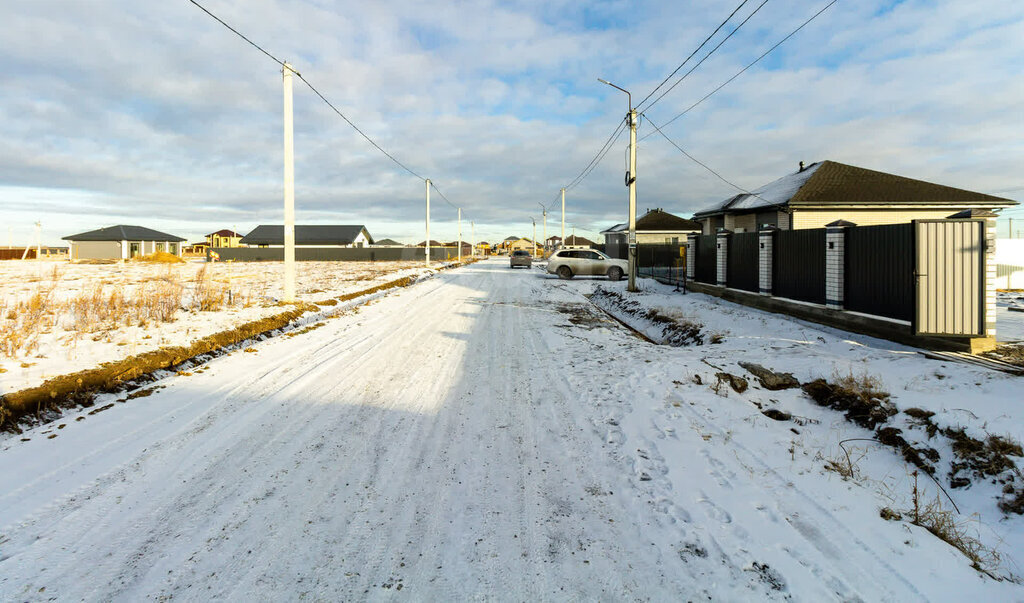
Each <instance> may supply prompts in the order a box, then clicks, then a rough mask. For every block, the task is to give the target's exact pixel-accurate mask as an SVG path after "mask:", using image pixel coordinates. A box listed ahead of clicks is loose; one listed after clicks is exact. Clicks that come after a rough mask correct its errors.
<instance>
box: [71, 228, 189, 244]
mask: <svg viewBox="0 0 1024 603" xmlns="http://www.w3.org/2000/svg"><path fill="white" fill-rule="evenodd" d="M61 239H62V240H64V241H171V242H179V241H185V240H186V239H184V238H182V237H178V236H174V235H172V234H167V233H166V232H160V231H159V230H153V229H152V228H146V227H144V226H131V225H126V224H119V225H117V226H107V227H106V228H100V229H98V230H90V231H88V232H82V233H79V234H76V235H70V236H67V237H61Z"/></svg>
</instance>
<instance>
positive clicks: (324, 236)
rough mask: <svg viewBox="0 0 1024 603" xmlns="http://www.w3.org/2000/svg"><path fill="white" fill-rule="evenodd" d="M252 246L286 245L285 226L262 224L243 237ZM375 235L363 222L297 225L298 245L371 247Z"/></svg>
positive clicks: (296, 237)
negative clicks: (371, 233)
mask: <svg viewBox="0 0 1024 603" xmlns="http://www.w3.org/2000/svg"><path fill="white" fill-rule="evenodd" d="M241 243H242V245H249V246H250V247H284V226H281V225H278V224H260V225H259V226H257V227H256V228H255V229H253V231H252V232H250V233H249V234H247V235H245V236H244V237H242V240H241ZM370 245H373V237H371V236H370V233H369V231H367V230H366V227H365V226H363V225H362V224H356V225H299V224H297V225H296V226H295V246H296V247H369V246H370Z"/></svg>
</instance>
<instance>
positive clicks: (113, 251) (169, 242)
mask: <svg viewBox="0 0 1024 603" xmlns="http://www.w3.org/2000/svg"><path fill="white" fill-rule="evenodd" d="M62 239H63V240H65V241H68V242H69V243H70V246H71V252H70V259H72V260H129V259H131V258H134V257H138V256H142V255H150V254H152V253H156V252H157V251H164V252H166V253H170V254H172V255H176V256H179V257H180V256H181V251H182V249H181V243H183V242H184V241H185V239H184V238H182V237H178V236H175V235H171V234H167V233H165V232H160V231H158V230H153V229H151V228H145V227H143V226H129V225H123V224H122V225H118V226H108V227H106V228H100V229H99V230H90V231H89V232H83V233H79V234H76V235H70V236H67V237H62Z"/></svg>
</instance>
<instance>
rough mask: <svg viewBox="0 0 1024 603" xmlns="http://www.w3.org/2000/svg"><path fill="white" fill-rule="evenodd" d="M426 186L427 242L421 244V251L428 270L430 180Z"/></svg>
mask: <svg viewBox="0 0 1024 603" xmlns="http://www.w3.org/2000/svg"><path fill="white" fill-rule="evenodd" d="M426 184H427V240H426V241H424V242H423V251H424V254H425V256H426V260H427V268H430V178H427V180H426Z"/></svg>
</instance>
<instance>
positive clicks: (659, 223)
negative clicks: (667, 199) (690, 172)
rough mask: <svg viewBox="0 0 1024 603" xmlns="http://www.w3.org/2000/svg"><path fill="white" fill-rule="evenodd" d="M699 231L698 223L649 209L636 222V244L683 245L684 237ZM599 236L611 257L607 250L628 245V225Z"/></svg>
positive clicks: (615, 227)
mask: <svg viewBox="0 0 1024 603" xmlns="http://www.w3.org/2000/svg"><path fill="white" fill-rule="evenodd" d="M700 231H701V224H700V222H695V221H693V220H688V219H686V218H680V217H679V216H677V215H675V214H670V213H668V212H667V211H665V210H663V209H661V208H655V209H649V210H647V212H646V213H645V214H644V215H643V216H641V217H640V218H638V219H637V221H636V242H637V243H639V244H641V245H642V244H644V243H647V244H665V243H685V242H686V235H688V234H691V233H696V232H700ZM601 234H602V235H604V245H605V250H606V251H607V252H608V253H609V255H612V252H611V251H608V250H611V249H617V248H620V247H623V248H624V247H627V246H628V244H629V240H628V239H629V225H628V224H626V223H622V224H616V225H615V226H612V227H611V228H608V229H606V230H602V231H601ZM612 257H619V256H618V255H612ZM621 257H625V256H621Z"/></svg>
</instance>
